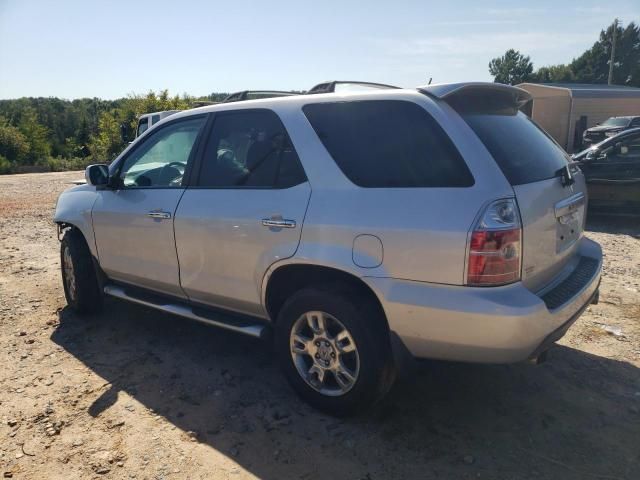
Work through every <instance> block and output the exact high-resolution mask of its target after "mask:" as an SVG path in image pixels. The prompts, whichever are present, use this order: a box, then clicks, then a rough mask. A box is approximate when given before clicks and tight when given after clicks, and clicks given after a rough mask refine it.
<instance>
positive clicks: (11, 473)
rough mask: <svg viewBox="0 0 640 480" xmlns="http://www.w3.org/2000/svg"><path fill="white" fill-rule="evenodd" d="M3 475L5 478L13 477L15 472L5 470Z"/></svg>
mask: <svg viewBox="0 0 640 480" xmlns="http://www.w3.org/2000/svg"><path fill="white" fill-rule="evenodd" d="M2 476H3V477H4V478H13V472H4V473H3V474H2Z"/></svg>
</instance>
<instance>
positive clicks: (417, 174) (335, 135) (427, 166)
mask: <svg viewBox="0 0 640 480" xmlns="http://www.w3.org/2000/svg"><path fill="white" fill-rule="evenodd" d="M303 111H304V113H305V115H306V116H307V118H308V119H309V122H310V123H311V125H312V127H313V129H314V130H315V132H316V134H317V135H318V137H319V138H320V140H321V141H322V143H323V144H324V146H325V147H326V149H327V151H328V152H329V154H331V156H332V157H333V159H334V160H335V162H336V164H337V165H338V167H339V168H340V170H342V172H343V173H344V174H345V175H346V176H347V178H349V180H351V181H352V182H353V183H355V184H356V185H358V186H360V187H369V188H378V187H387V188H393V187H401V188H407V187H469V186H471V185H473V183H474V181H473V177H472V175H471V172H469V169H468V168H467V165H466V164H465V162H464V160H463V159H462V157H461V156H460V154H459V153H458V151H457V150H456V148H455V146H454V145H453V143H452V142H451V140H450V139H449V137H448V136H447V135H446V134H445V133H444V131H443V130H442V128H441V127H440V126H439V125H438V123H437V122H436V121H435V120H434V119H433V118H432V117H431V116H430V115H429V114H428V113H427V112H426V111H425V110H424V109H423V108H422V107H420V106H419V105H417V104H415V103H412V102H407V101H399V100H365V101H356V102H334V103H315V104H309V105H305V106H304V108H303Z"/></svg>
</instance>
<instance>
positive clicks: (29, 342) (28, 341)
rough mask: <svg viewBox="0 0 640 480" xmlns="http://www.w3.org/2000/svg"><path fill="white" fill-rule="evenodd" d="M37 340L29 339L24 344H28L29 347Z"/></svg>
mask: <svg viewBox="0 0 640 480" xmlns="http://www.w3.org/2000/svg"><path fill="white" fill-rule="evenodd" d="M34 342H35V340H34V339H33V338H27V339H26V340H25V341H24V343H28V344H29V345H31V344H32V343H34Z"/></svg>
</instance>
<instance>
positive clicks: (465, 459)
mask: <svg viewBox="0 0 640 480" xmlns="http://www.w3.org/2000/svg"><path fill="white" fill-rule="evenodd" d="M462 461H463V462H464V463H466V464H467V465H473V464H474V463H475V461H476V459H475V458H474V457H473V455H465V456H464V457H463V458H462Z"/></svg>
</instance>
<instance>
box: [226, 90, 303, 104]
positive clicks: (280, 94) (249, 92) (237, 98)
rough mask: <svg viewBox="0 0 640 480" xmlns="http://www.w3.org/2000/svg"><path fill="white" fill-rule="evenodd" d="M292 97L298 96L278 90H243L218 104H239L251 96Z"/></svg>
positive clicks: (294, 93)
mask: <svg viewBox="0 0 640 480" xmlns="http://www.w3.org/2000/svg"><path fill="white" fill-rule="evenodd" d="M292 95H300V94H299V93H296V92H284V91H280V90H243V91H241V92H235V93H232V94H230V95H229V96H227V97H226V98H225V99H224V100H222V102H220V103H230V102H241V101H242V100H252V98H250V97H252V96H256V98H274V97H290V96H292Z"/></svg>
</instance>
